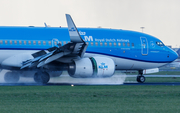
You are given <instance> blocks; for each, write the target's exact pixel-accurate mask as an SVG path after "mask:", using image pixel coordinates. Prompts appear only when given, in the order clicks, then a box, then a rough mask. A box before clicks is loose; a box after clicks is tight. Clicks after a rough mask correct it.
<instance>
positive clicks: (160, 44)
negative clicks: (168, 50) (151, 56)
mask: <svg viewBox="0 0 180 113" xmlns="http://www.w3.org/2000/svg"><path fill="white" fill-rule="evenodd" d="M156 44H157V45H158V46H164V44H163V43H162V42H156Z"/></svg>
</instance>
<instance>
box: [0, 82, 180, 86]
mask: <svg viewBox="0 0 180 113" xmlns="http://www.w3.org/2000/svg"><path fill="white" fill-rule="evenodd" d="M110 85H111V86H121V85H122V86H123V85H131V86H132V85H141V86H145V85H146V86H147V85H151V86H154V85H164V86H179V85H180V82H178V83H177V82H172V83H123V84H78V83H74V84H73V83H48V84H36V83H0V86H110Z"/></svg>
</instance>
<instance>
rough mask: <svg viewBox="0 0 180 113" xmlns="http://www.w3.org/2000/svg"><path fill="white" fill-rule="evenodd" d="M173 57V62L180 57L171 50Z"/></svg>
mask: <svg viewBox="0 0 180 113" xmlns="http://www.w3.org/2000/svg"><path fill="white" fill-rule="evenodd" d="M171 57H172V60H173V61H174V60H176V59H177V58H178V57H179V55H178V54H177V53H176V52H175V51H174V50H171Z"/></svg>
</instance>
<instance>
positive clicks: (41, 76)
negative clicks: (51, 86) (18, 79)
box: [34, 71, 50, 84]
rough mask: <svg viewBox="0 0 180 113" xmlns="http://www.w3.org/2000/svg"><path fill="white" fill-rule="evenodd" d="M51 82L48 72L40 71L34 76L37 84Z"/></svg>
mask: <svg viewBox="0 0 180 113" xmlns="http://www.w3.org/2000/svg"><path fill="white" fill-rule="evenodd" d="M49 80H50V76H49V74H48V73H47V72H41V71H38V72H36V73H35V74H34V81H35V82H36V83H41V84H47V83H48V82H49Z"/></svg>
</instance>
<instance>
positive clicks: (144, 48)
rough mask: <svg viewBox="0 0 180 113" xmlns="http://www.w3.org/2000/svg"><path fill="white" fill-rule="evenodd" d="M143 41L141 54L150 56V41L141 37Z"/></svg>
mask: <svg viewBox="0 0 180 113" xmlns="http://www.w3.org/2000/svg"><path fill="white" fill-rule="evenodd" d="M140 40H141V54H142V55H148V41H147V38H146V37H140Z"/></svg>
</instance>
